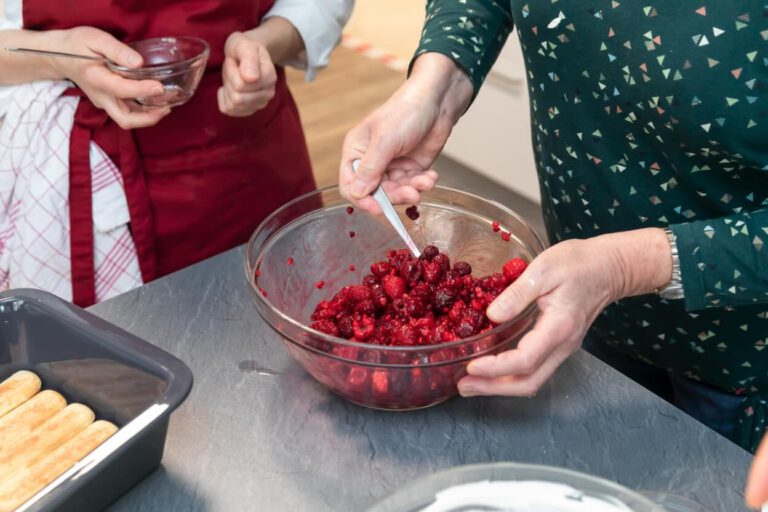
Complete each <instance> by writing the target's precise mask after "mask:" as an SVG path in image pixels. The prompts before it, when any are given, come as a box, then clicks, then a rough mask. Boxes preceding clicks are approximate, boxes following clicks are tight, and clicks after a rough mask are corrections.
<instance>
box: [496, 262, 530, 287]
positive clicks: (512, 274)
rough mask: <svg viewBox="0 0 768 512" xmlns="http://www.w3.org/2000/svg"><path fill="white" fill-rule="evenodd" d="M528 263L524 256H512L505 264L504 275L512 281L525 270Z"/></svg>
mask: <svg viewBox="0 0 768 512" xmlns="http://www.w3.org/2000/svg"><path fill="white" fill-rule="evenodd" d="M527 266H528V264H527V263H526V262H525V260H524V259H522V258H512V259H511V260H509V261H508V262H506V263H505V264H504V267H503V268H502V271H503V272H504V277H505V278H506V279H507V280H508V281H509V282H510V283H511V282H513V281H514V280H515V279H517V278H518V277H520V275H521V274H522V273H523V272H524V271H525V268H526V267H527Z"/></svg>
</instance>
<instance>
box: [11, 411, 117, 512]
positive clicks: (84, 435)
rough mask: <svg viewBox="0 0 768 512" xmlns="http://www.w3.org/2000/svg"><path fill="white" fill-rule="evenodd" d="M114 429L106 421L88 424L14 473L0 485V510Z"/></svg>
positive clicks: (43, 483) (15, 503)
mask: <svg viewBox="0 0 768 512" xmlns="http://www.w3.org/2000/svg"><path fill="white" fill-rule="evenodd" d="M115 432H117V427H116V426H115V425H113V424H112V423H110V422H108V421H97V422H95V423H92V424H91V425H89V426H88V427H86V428H85V430H81V431H80V433H79V434H77V435H76V436H75V437H73V438H71V439H70V440H69V441H67V442H65V443H64V444H62V445H61V446H59V447H58V448H56V449H55V450H54V451H52V452H51V453H50V454H49V455H47V456H46V457H45V458H43V459H42V460H40V461H39V462H38V463H37V464H35V465H33V466H31V467H28V468H26V469H24V470H22V471H20V472H19V473H17V474H16V475H15V476H14V477H13V478H11V479H10V480H7V481H6V482H5V483H3V484H2V485H0V512H11V511H13V510H16V509H17V508H18V507H19V506H21V505H22V504H23V503H24V502H26V501H27V500H29V499H30V498H31V497H32V496H34V495H35V494H37V493H38V492H39V491H40V490H41V489H43V488H44V487H45V486H46V485H48V484H50V483H51V482H53V481H54V480H56V479H57V478H58V477H59V476H61V475H62V474H63V473H64V472H66V471H67V470H68V469H69V468H71V467H72V466H74V465H75V464H76V463H77V462H79V461H80V460H81V459H83V458H84V457H85V456H86V455H88V454H89V453H91V452H92V451H93V450H94V449H95V448H96V447H97V446H99V445H100V444H101V443H103V442H104V441H106V440H107V439H108V438H109V437H110V436H111V435H112V434H114V433H115Z"/></svg>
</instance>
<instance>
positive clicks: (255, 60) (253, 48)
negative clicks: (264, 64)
mask: <svg viewBox="0 0 768 512" xmlns="http://www.w3.org/2000/svg"><path fill="white" fill-rule="evenodd" d="M226 50H227V51H226V54H227V56H228V57H232V58H233V59H234V60H235V62H236V63H237V68H238V70H239V71H240V78H242V79H243V81H244V82H256V81H257V80H259V78H261V70H260V66H259V63H260V61H261V58H262V55H261V50H262V48H261V45H260V44H259V43H256V42H255V41H251V40H249V39H248V38H247V37H246V36H245V35H243V34H241V33H238V34H237V35H236V36H234V37H233V40H232V41H231V43H230V44H227V48H226Z"/></svg>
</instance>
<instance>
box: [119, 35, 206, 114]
mask: <svg viewBox="0 0 768 512" xmlns="http://www.w3.org/2000/svg"><path fill="white" fill-rule="evenodd" d="M128 46H130V47H131V48H133V49H134V50H136V51H137V52H139V53H140V54H141V56H142V58H143V59H144V65H143V66H142V67H140V68H127V67H123V66H118V65H117V64H115V63H112V62H110V63H107V67H108V68H109V69H110V70H111V71H113V72H114V73H117V74H118V75H120V76H122V77H123V78H130V79H132V80H157V81H158V82H160V83H161V84H162V85H163V94H161V95H158V96H151V97H147V98H136V101H137V102H138V103H140V104H141V105H144V106H147V107H175V106H178V105H181V104H183V103H186V102H187V100H189V99H190V98H191V97H192V95H193V94H195V91H196V90H197V86H198V85H199V84H200V79H201V78H202V76H203V72H204V71H205V65H206V63H207V62H208V55H209V54H210V48H209V46H208V43H206V42H205V41H203V40H202V39H200V38H198V37H155V38H152V39H144V40H142V41H136V42H134V43H130V44H129V45H128Z"/></svg>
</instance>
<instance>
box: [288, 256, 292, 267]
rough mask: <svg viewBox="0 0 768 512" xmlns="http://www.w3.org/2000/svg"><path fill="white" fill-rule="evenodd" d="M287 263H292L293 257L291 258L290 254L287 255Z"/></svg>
mask: <svg viewBox="0 0 768 512" xmlns="http://www.w3.org/2000/svg"><path fill="white" fill-rule="evenodd" d="M288 264H289V265H293V258H291V257H290V256H288Z"/></svg>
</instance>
